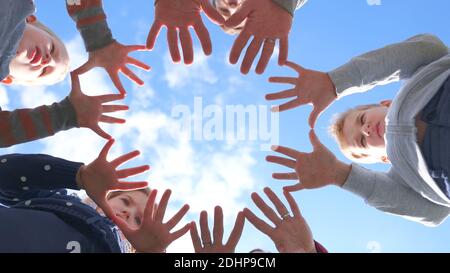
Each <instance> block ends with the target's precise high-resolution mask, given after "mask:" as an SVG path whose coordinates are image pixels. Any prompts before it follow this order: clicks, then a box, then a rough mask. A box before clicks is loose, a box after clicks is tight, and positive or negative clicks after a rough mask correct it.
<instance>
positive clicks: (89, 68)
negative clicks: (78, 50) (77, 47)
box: [72, 59, 95, 75]
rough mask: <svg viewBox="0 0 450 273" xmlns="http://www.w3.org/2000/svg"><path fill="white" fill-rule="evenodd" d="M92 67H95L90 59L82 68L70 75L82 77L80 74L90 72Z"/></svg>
mask: <svg viewBox="0 0 450 273" xmlns="http://www.w3.org/2000/svg"><path fill="white" fill-rule="evenodd" d="M94 67H95V62H94V61H92V60H91V59H89V60H88V61H87V62H85V63H84V64H83V65H82V66H80V67H78V68H77V69H75V70H74V71H73V72H72V73H75V74H77V75H82V74H84V73H86V72H88V71H89V70H91V69H92V68H94Z"/></svg>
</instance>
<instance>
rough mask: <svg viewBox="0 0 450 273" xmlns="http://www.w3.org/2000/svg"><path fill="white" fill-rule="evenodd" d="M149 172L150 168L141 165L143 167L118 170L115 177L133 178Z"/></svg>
mask: <svg viewBox="0 0 450 273" xmlns="http://www.w3.org/2000/svg"><path fill="white" fill-rule="evenodd" d="M148 170H150V166H149V165H143V166H139V167H134V168H128V169H124V170H120V171H117V172H116V174H117V177H118V178H119V179H123V178H127V177H130V176H134V175H138V174H141V173H144V172H146V171H148Z"/></svg>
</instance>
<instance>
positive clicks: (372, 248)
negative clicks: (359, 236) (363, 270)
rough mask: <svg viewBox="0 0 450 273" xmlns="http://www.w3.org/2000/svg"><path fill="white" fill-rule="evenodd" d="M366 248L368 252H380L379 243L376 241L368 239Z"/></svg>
mask: <svg viewBox="0 0 450 273" xmlns="http://www.w3.org/2000/svg"><path fill="white" fill-rule="evenodd" d="M366 248H367V250H368V251H369V252H370V253H381V252H382V250H381V244H380V243H379V242H377V241H369V242H367V246H366Z"/></svg>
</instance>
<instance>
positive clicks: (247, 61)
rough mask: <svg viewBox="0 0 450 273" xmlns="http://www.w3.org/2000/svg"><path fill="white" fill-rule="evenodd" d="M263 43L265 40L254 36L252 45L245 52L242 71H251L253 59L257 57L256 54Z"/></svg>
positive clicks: (245, 72) (244, 72)
mask: <svg viewBox="0 0 450 273" xmlns="http://www.w3.org/2000/svg"><path fill="white" fill-rule="evenodd" d="M262 43H263V40H262V39H261V38H257V37H254V38H253V41H252V42H251V43H250V45H249V46H248V48H247V51H246V52H245V56H244V60H243V61H242V65H241V73H242V74H247V73H248V72H249V71H250V68H251V67H252V64H253V61H254V60H255V58H256V55H257V54H258V52H259V50H260V49H261V45H262Z"/></svg>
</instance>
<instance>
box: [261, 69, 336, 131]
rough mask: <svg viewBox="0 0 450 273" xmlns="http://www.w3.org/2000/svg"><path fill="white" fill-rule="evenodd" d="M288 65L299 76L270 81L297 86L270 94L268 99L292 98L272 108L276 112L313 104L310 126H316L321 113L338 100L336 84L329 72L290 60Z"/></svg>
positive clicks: (270, 80)
mask: <svg viewBox="0 0 450 273" xmlns="http://www.w3.org/2000/svg"><path fill="white" fill-rule="evenodd" d="M286 65H287V66H289V67H290V68H292V69H294V70H295V71H297V73H298V74H299V75H298V77H296V78H295V77H271V78H269V82H273V83H285V84H293V85H295V87H294V88H292V89H288V90H284V91H281V92H277V93H272V94H268V95H266V99H267V100H280V99H291V100H290V101H288V102H286V103H283V104H281V105H278V106H276V107H274V108H272V110H273V111H275V112H282V111H286V110H289V109H293V108H295V107H298V106H300V105H304V104H308V103H310V104H312V105H313V107H314V109H313V110H312V112H311V114H310V116H309V126H310V127H311V128H314V125H315V124H316V120H317V118H318V117H319V115H320V114H321V113H322V112H323V111H325V109H326V108H327V107H328V106H329V105H330V104H332V103H333V102H334V101H335V100H336V92H335V87H334V84H333V82H332V81H331V79H330V76H328V74H327V73H323V72H319V71H314V70H309V69H305V68H303V67H301V66H300V65H298V64H295V63H293V62H289V61H288V62H286Z"/></svg>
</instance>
